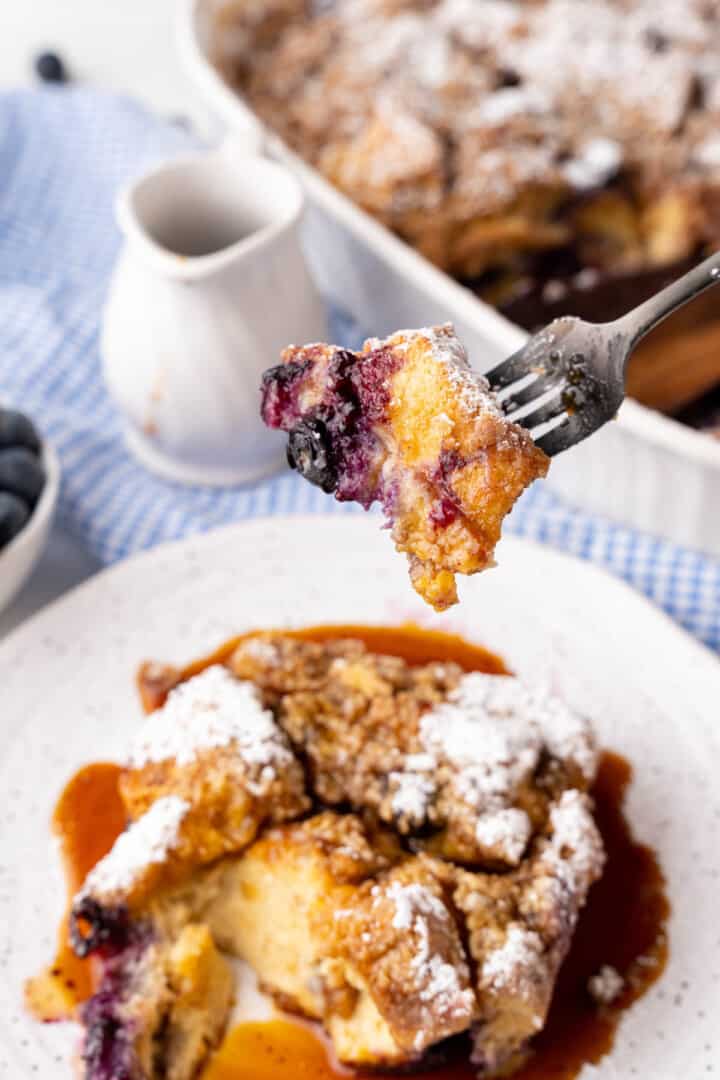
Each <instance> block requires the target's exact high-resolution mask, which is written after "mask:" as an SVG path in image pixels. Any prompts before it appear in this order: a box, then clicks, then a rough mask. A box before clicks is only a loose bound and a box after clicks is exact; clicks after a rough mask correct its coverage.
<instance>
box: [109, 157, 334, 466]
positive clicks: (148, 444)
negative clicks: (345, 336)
mask: <svg viewBox="0 0 720 1080" xmlns="http://www.w3.org/2000/svg"><path fill="white" fill-rule="evenodd" d="M302 210H303V195H302V192H301V189H300V187H299V185H298V183H297V181H296V180H295V179H294V178H293V177H292V176H291V175H290V174H289V173H288V172H287V171H286V170H285V169H284V168H282V166H280V165H277V164H275V163H273V162H271V161H268V160H267V159H265V158H262V157H260V156H259V155H258V154H257V153H254V152H252V150H251V149H248V147H246V146H243V145H242V144H238V143H226V144H225V145H224V146H222V147H221V148H220V149H219V150H216V151H212V152H209V153H203V154H199V155H196V156H193V157H188V158H182V159H180V160H175V161H172V162H170V163H169V164H167V165H164V166H162V167H160V168H158V169H156V170H155V171H153V172H151V173H148V174H147V175H146V176H144V177H142V178H141V179H140V180H139V181H137V182H136V183H135V184H133V185H132V186H131V187H130V188H128V189H127V190H126V191H124V192H123V193H122V194H121V196H120V198H119V201H118V206H117V217H118V222H119V225H120V228H121V229H122V231H123V233H124V236H125V246H124V249H123V252H122V254H121V257H120V260H119V262H118V264H117V267H116V269H115V273H114V277H113V281H112V284H111V289H110V295H109V299H108V302H107V306H106V310H105V318H104V326H103V341H102V351H103V360H104V370H105V378H106V382H107V386H108V389H109V392H110V394H111V396H112V397H113V399H114V401H115V403H116V404H117V406H118V408H119V409H120V411H121V412H122V414H123V416H124V418H125V421H126V425H127V438H128V444H129V446H130V448H131V450H132V451H133V452H134V453H135V454H136V456H137V457H138V458H139V459H140V460H141V461H142V462H143V464H145V465H146V466H147V467H148V468H150V469H153V470H154V471H156V472H158V473H161V474H162V475H163V476H165V477H166V478H168V479H171V480H176V481H180V482H183V483H189V484H240V483H248V482H251V481H253V480H257V479H258V478H260V477H261V476H263V475H265V474H267V473H269V472H271V471H273V470H274V469H275V468H276V467H277V466H278V465H279V464H280V462H281V460H282V458H283V444H284V440H283V438H282V437H281V436H280V435H279V434H278V433H277V432H272V431H269V430H268V429H267V428H265V426H264V425H263V423H262V421H261V419H260V416H259V406H260V397H259V388H260V379H261V375H262V372H263V371H264V370H265V369H266V368H268V367H271V366H272V365H273V364H276V363H278V362H279V355H280V350H281V349H282V348H283V347H284V346H285V345H288V344H290V343H293V342H295V343H305V342H308V341H322V340H326V329H327V327H326V321H325V314H324V309H323V305H322V303H321V300H320V297H319V296H318V294H317V291H316V289H315V287H314V285H313V283H312V280H311V278H310V276H309V273H308V270H307V267H306V265H305V261H304V258H303V255H302V251H301V248H300V240H299V223H300V218H301V216H302Z"/></svg>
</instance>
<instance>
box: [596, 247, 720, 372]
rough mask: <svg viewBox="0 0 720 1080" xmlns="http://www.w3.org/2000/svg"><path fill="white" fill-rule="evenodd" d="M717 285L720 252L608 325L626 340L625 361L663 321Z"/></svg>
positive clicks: (719, 273) (719, 269)
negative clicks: (626, 351)
mask: <svg viewBox="0 0 720 1080" xmlns="http://www.w3.org/2000/svg"><path fill="white" fill-rule="evenodd" d="M718 284H720V252H716V253H715V254H714V255H711V256H710V258H709V259H705V261H704V262H701V263H700V265H699V266H695V267H694V268H693V269H692V270H689V271H688V273H687V274H683V276H682V277H681V278H678V280H677V281H673V283H672V285H668V286H667V287H666V288H665V289H663V290H662V291H661V292H659V293H657V295H656V296H651V297H650V299H649V300H646V301H645V303H644V304H640V305H639V306H638V307H636V308H634V309H633V310H632V311H629V312H628V313H627V315H623V316H622V318H620V319H617V320H616V321H615V322H614V323H611V326H613V328H615V329H617V330H620V331H621V333H622V334H623V336H626V337H627V339H628V345H629V347H628V357H629V355H630V352H631V351H632V349H633V348H634V347H635V345H637V343H638V342H639V341H640V340H641V338H644V337H645V335H646V334H649V333H650V331H651V330H654V329H655V327H656V326H658V325H659V324H660V323H661V322H662V321H663V319H667V317H668V315H672V313H673V311H677V309H678V308H679V307H682V306H683V305H684V304H687V303H689V302H690V301H691V300H694V299H695V297H696V296H699V295H700V293H702V292H705V290H706V289H710V288H712V286H713V285H718Z"/></svg>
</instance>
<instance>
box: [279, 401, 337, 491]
mask: <svg viewBox="0 0 720 1080" xmlns="http://www.w3.org/2000/svg"><path fill="white" fill-rule="evenodd" d="M287 459H288V465H289V466H290V468H291V469H297V471H298V472H299V473H300V475H301V476H304V477H305V479H306V480H309V481H310V483H311V484H316V485H317V487H320V488H322V489H323V491H325V492H327V493H328V494H329V493H330V492H331V491H334V490H335V488H336V487H337V481H338V478H337V470H336V469H335V466H334V464H333V461H332V451H331V447H330V440H329V438H328V432H327V428H326V427H325V425H324V424H323V422H322V420H317V419H310V420H301V421H300V423H299V424H297V425H296V426H295V427H294V428H293V429H292V431H291V432H290V435H289V437H288V447H287Z"/></svg>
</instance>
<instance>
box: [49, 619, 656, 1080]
mask: <svg viewBox="0 0 720 1080" xmlns="http://www.w3.org/2000/svg"><path fill="white" fill-rule="evenodd" d="M293 633H294V636H297V637H301V638H303V639H305V640H313V641H322V640H328V639H329V638H338V637H355V638H359V639H361V640H362V641H364V642H365V644H366V645H367V646H368V648H370V649H372V650H374V651H377V652H385V653H390V654H393V655H396V656H401V657H403V658H404V659H406V660H407V661H408V662H409V663H416V664H417V663H425V662H427V661H430V660H454V661H455V662H456V663H458V664H459V665H460V666H461V667H463V668H464V669H465V670H466V671H485V672H490V673H494V674H502V673H504V672H507V668H505V666H504V665H503V663H502V660H501V659H500V658H499V657H497V656H495V655H494V654H493V653H491V652H488V651H487V650H486V649H483V648H481V647H480V646H477V645H473V644H471V643H469V642H467V641H465V640H464V639H462V638H460V637H457V636H454V635H450V634H443V633H441V632H437V631H425V630H421V629H419V628H418V627H414V626H405V627H399V628H385V627H365V626H351V625H349V626H321V627H313V628H310V629H307V630H301V631H294V632H293ZM239 640H240V638H237V639H234V640H233V641H230V642H228V643H227V644H226V645H224V646H222V647H221V648H220V649H219V650H217V651H216V652H215V653H213V654H212V655H211V656H208V657H206V658H205V659H203V660H200V661H197V662H196V663H193V664H191V665H189V666H188V667H187V668H185V669H184V670H182V671H179V672H177V678H176V679H173V680H172V682H171V683H170V684H169V685H172V684H173V683H174V682H177V681H181V680H182V679H186V678H189V677H191V676H192V675H194V674H196V673H197V672H198V671H200V670H202V669H203V668H205V667H207V666H209V665H210V664H212V663H218V662H222V660H223V659H226V658H227V657H228V656H229V655H230V653H231V652H232V650H233V649H234V648H235V646H236V645H237V643H238V641H239ZM141 689H142V686H141ZM167 689H169V686H168V687H167V688H166V689H165V692H167ZM153 691H154V694H155V695H156V694H157V686H155V687H153ZM154 703H155V704H159V699H158V698H157V697H155V700H154ZM118 777H119V769H118V768H117V766H114V765H109V764H96V765H89V766H86V767H85V768H84V769H82V770H80V772H79V773H77V774H76V776H75V777H73V779H72V780H71V781H70V782H69V784H68V785H67V787H66V788H65V791H64V792H63V794H62V795H61V797H60V800H59V801H58V805H57V808H56V811H55V815H54V818H53V829H54V831H55V832H56V834H57V835H58V837H59V839H60V845H61V851H62V854H63V863H64V868H65V875H66V880H67V884H68V893H69V895H70V896H72V895H73V894H74V893H75V891H76V890H77V888H78V887H79V885H80V883H81V882H82V880H83V879H84V877H85V875H86V873H87V872H88V870H89V869H90V868H91V867H92V866H93V865H94V863H95V862H96V861H97V859H99V858H100V857H101V856H102V855H103V854H104V853H105V852H106V851H107V850H108V849H109V848H110V846H111V845H112V842H113V840H114V839H115V837H116V836H117V835H118V833H119V832H120V831H121V830H122V828H123V826H124V814H123V810H122V804H121V802H120V798H119V794H118V789H117V780H118ZM631 779H632V768H631V766H630V764H629V763H628V762H627V761H626V760H625V759H624V758H622V757H620V756H619V755H617V754H613V753H607V752H606V753H605V754H603V755H602V758H601V763H600V769H599V772H598V777H597V781H596V783H595V786H594V789H593V795H594V798H595V805H596V820H597V823H598V826H599V828H600V832H601V833H602V836H603V840H604V843H605V847H606V850H607V854H608V861H607V866H606V869H605V872H604V874H603V877H602V878H601V880H600V881H599V882H597V883H596V884H595V885H594V886H593V888H592V890H591V892H590V897H589V900H588V903H587V905H586V907H585V909H584V911H583V912H582V914H581V916H580V921H579V924H578V928H577V932H576V934H575V938H574V940H573V945H572V947H571V950H570V953H569V955H568V957H567V958H566V960H565V963H564V965H563V968H562V970H561V973H560V977H559V979H558V984H557V987H556V992H555V996H554V999H553V1004H552V1007H551V1010H550V1015H549V1017H548V1022H547V1025H546V1027H545V1029H544V1031H543V1032H542V1033H541V1034H540V1035H539V1036H538V1038H537V1039H536V1040H535V1042H534V1046H533V1049H532V1052H531V1054H530V1055H529V1057H528V1059H527V1061H526V1062H525V1063H524V1064H523V1065H522V1066H521V1067H520V1069H519V1070H518V1071H516V1072H515V1073H514V1074H513V1076H514V1078H515V1080H571V1078H572V1077H576V1076H577V1075H578V1073H579V1072H580V1070H581V1069H582V1067H583V1066H584V1065H585V1064H590V1063H592V1064H596V1063H597V1062H599V1061H600V1060H601V1059H602V1058H603V1057H604V1056H605V1055H606V1054H607V1053H608V1052H609V1051H610V1049H611V1048H612V1045H613V1041H614V1038H615V1033H616V1031H617V1028H618V1025H619V1023H620V1021H621V1019H622V1015H623V1013H624V1012H625V1010H626V1009H628V1008H629V1006H631V1005H632V1003H633V1002H634V1001H636V1000H637V999H638V998H639V997H641V996H642V995H643V994H644V993H645V992H646V991H647V989H648V988H649V987H650V986H651V985H652V983H654V982H655V981H656V979H658V978H659V976H660V975H661V974H662V971H663V969H664V966H665V963H666V960H667V949H668V946H667V936H666V924H667V919H668V915H669V904H668V901H667V898H666V895H665V882H664V879H663V875H662V871H661V869H660V866H659V864H658V861H657V858H656V856H655V855H654V853H653V852H652V850H650V849H649V848H647V847H645V846H644V845H642V844H638V843H637V842H636V841H635V840H634V838H633V836H632V832H631V830H630V827H629V825H628V822H627V821H626V819H625V816H624V813H623V804H624V799H625V794H626V791H627V788H628V785H629V784H630V782H631ZM65 924H66V920H64V921H63V926H62V928H61V930H60V937H59V949H58V955H57V957H56V959H55V961H54V964H53V965H52V967H51V968H50V969H48V972H46V973H45V974H44V975H43V976H40V977H39V978H38V979H35V980H31V981H30V982H29V984H28V1003H29V1005H30V1006H31V1007H32V1008H33V1011H35V1012H36V1014H38V1015H40V1016H41V1017H42V1018H44V1019H58V1018H61V1017H62V1016H69V1015H71V1013H72V1008H73V1007H74V1006H75V1005H77V1004H78V1003H80V1002H81V1001H82V1000H84V999H85V998H86V997H87V996H88V994H89V993H91V992H92V987H93V983H94V978H93V970H92V964H91V961H88V960H83V961H81V960H78V959H77V958H76V957H74V955H73V954H72V952H71V951H70V949H69V946H68V943H67V932H66V929H65ZM605 964H610V965H612V966H613V967H614V968H616V970H617V971H618V972H619V973H620V975H621V976H622V977H623V979H624V989H623V991H622V993H621V994H620V995H619V997H618V998H617V999H616V1000H615V1001H614V1002H613V1004H612V1006H602V1007H600V1006H598V1005H597V1004H596V1003H595V1002H594V1001H593V1000H592V999H591V997H590V995H589V994H588V992H587V983H588V979H589V978H590V977H591V976H592V975H594V974H596V973H597V972H598V970H599V969H600V968H601V967H602V966H603V965H605ZM54 972H57V973H58V974H53V973H54ZM48 979H50V985H51V986H52V985H55V986H59V987H60V988H61V989H62V994H60V996H59V1000H60V1001H64V1002H65V1003H66V1007H65V1009H64V1011H63V1009H62V1008H59V1007H56V1009H55V1015H53V1016H48V1015H46V1016H44V1017H43V1015H42V1009H41V1008H38V990H42V988H43V986H45V988H46V990H47V985H48V982H47V980H48ZM33 988H34V989H35V993H34V994H33ZM41 996H42V995H40V997H41ZM56 1004H57V1003H56ZM359 1075H360V1074H358V1073H354V1072H352V1071H351V1070H348V1069H345V1068H342V1067H339V1066H338V1065H337V1064H335V1063H333V1061H332V1060H331V1057H330V1056H329V1054H328V1051H327V1047H326V1043H325V1041H324V1040H323V1038H322V1036H321V1034H320V1032H319V1031H317V1030H316V1029H314V1028H313V1026H312V1025H309V1024H306V1023H303V1022H300V1021H297V1020H293V1019H292V1018H290V1017H285V1016H278V1017H277V1018H275V1019H272V1020H268V1021H255V1022H252V1023H242V1024H238V1025H236V1026H235V1027H234V1028H232V1029H231V1030H230V1031H229V1032H228V1034H227V1035H226V1038H225V1040H224V1042H223V1044H222V1046H221V1047H220V1048H219V1050H218V1051H217V1052H216V1053H215V1054H214V1055H213V1057H212V1060H211V1061H210V1062H209V1064H208V1066H207V1068H206V1070H205V1072H204V1073H203V1080H335V1078H342V1077H345V1078H347V1077H352V1076H359ZM372 1075H373V1077H374V1080H389V1077H387V1076H386V1075H384V1074H379V1073H373V1074H372ZM396 1075H397V1074H396ZM413 1076H414V1077H415V1078H416V1080H475V1077H476V1072H475V1070H474V1069H473V1068H472V1066H471V1065H470V1063H469V1061H468V1046H467V1044H466V1043H465V1042H464V1041H463V1040H462V1039H458V1040H454V1041H453V1043H452V1044H451V1046H449V1047H448V1050H447V1057H446V1060H445V1061H443V1062H442V1064H438V1065H437V1067H434V1068H432V1069H426V1070H424V1071H421V1072H419V1073H418V1072H416V1073H413Z"/></svg>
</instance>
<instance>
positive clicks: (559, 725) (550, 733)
mask: <svg viewBox="0 0 720 1080" xmlns="http://www.w3.org/2000/svg"><path fill="white" fill-rule="evenodd" d="M420 738H421V742H422V746H423V751H424V754H423V755H421V756H419V755H415V756H409V757H408V758H407V759H406V770H407V776H408V779H407V780H403V781H400V780H399V779H395V785H396V796H395V798H397V797H398V796H400V797H401V801H402V796H403V795H407V794H408V793H409V795H410V796H413V797H415V798H413V799H411V800H410V802H411V805H412V809H413V810H415V811H418V810H419V809H420V807H421V805H423V804H426V803H427V802H428V801H429V799H430V795H429V794H428V792H431V786H432V784H433V783H435V785H436V788H437V785H438V784H440V783H442V776H443V766H445V767H448V766H449V767H450V769H451V774H450V777H449V783H450V786H451V788H452V790H453V792H454V794H455V796H456V797H457V798H458V799H460V800H461V801H462V802H463V803H464V804H465V805H466V806H467V807H469V808H471V809H472V810H473V811H475V812H476V815H477V820H476V824H475V837H476V839H477V841H478V843H479V844H481V845H482V846H483V847H484V848H488V849H491V850H492V849H495V850H497V852H498V853H499V854H500V855H501V856H502V857H504V858H505V859H507V861H508V862H510V863H511V864H517V863H518V862H519V860H520V858H521V857H522V854H523V852H524V851H525V848H526V846H527V842H528V840H529V838H530V836H531V834H532V824H531V821H530V819H529V817H528V814H527V813H526V812H525V811H524V810H522V809H520V808H518V807H514V806H512V805H510V806H508V802H510V803H512V802H513V801H514V799H515V797H516V793H517V791H518V789H519V788H520V787H521V786H522V785H523V784H525V783H526V782H527V781H528V779H529V778H530V777H531V776H532V774H533V773H534V772H535V770H536V769H537V768H538V765H539V763H540V760H541V755H542V753H543V752H544V751H549V752H550V753H551V754H552V755H553V756H555V757H557V758H558V759H559V760H561V761H572V762H575V763H576V764H577V766H578V767H579V768H580V770H581V772H582V775H583V777H584V778H585V779H586V780H587V781H590V780H591V779H592V777H593V775H594V771H595V764H596V750H595V746H594V742H593V738H592V733H591V731H590V728H589V725H588V724H587V722H586V721H585V720H584V719H583V718H581V717H579V716H578V715H576V714H575V713H574V712H573V711H572V710H571V709H570V708H569V707H568V706H567V705H566V704H565V703H564V702H563V701H561V700H560V699H559V698H556V697H552V696H550V695H545V694H541V693H539V692H538V691H536V690H532V689H529V688H528V687H526V686H524V684H523V683H522V682H521V681H520V680H519V679H516V678H514V677H512V676H502V677H498V676H489V675H483V674H479V673H472V674H469V675H465V676H464V677H463V678H462V679H461V681H460V683H459V685H458V686H457V688H456V689H455V690H452V691H451V692H450V694H449V696H448V698H447V700H446V701H444V702H443V703H441V704H439V705H436V706H435V707H434V708H432V709H431V710H430V711H429V712H427V713H426V714H425V715H424V716H423V717H422V718H421V721H420ZM418 760H420V763H421V765H422V769H421V770H420V771H416V770H417V762H418ZM413 766H414V768H413ZM397 775H398V774H396V776H397ZM400 775H402V774H400Z"/></svg>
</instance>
